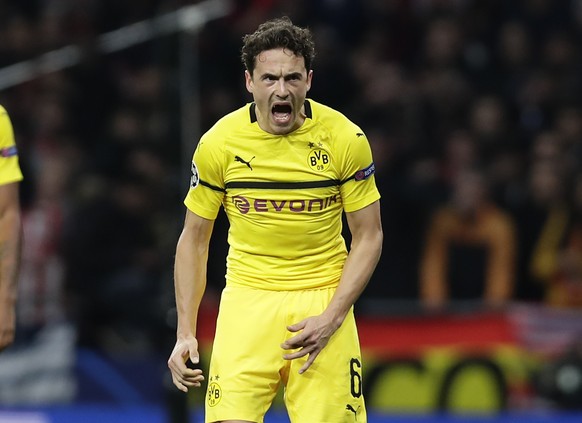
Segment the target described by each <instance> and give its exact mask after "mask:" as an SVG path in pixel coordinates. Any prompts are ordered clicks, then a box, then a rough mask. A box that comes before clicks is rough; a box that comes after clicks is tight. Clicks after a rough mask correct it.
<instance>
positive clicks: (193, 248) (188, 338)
mask: <svg viewBox="0 0 582 423" xmlns="http://www.w3.org/2000/svg"><path fill="white" fill-rule="evenodd" d="M213 227H214V221H213V220H208V219H204V218H202V217H200V216H198V215H196V214H195V213H193V212H191V211H190V210H188V211H187V212H186V219H185V221H184V228H183V230H182V233H181V235H180V238H179V239H178V244H177V247H176V259H175V267H174V284H175V291H176V309H177V313H178V327H177V331H176V345H175V347H174V350H173V351H172V354H171V355H170V358H169V360H168V367H169V368H170V370H171V372H172V381H173V382H174V385H176V387H177V388H178V389H180V390H181V391H184V392H187V391H188V388H189V387H191V386H196V387H198V386H200V385H201V382H202V381H203V380H204V376H203V375H202V371H201V370H199V369H189V368H188V367H187V366H186V361H187V360H188V358H190V360H191V361H192V362H193V363H195V364H196V363H198V361H199V356H198V341H197V339H196V324H197V319H198V309H199V307H200V302H201V301H202V296H203V295H204V291H205V289H206V265H207V261H208V247H209V243H210V236H211V234H212V228H213Z"/></svg>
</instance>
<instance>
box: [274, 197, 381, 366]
mask: <svg viewBox="0 0 582 423" xmlns="http://www.w3.org/2000/svg"><path fill="white" fill-rule="evenodd" d="M346 216H347V221H348V226H349V228H350V232H351V234H352V244H351V249H350V253H349V254H348V257H347V260H346V263H345V265H344V268H343V271H342V276H341V279H340V282H339V285H338V287H337V289H336V291H335V293H334V295H333V297H332V299H331V301H330V303H329V305H328V306H327V308H326V309H325V311H324V312H323V313H322V314H320V315H319V316H313V317H308V318H306V319H304V320H302V321H301V322H299V323H297V324H294V325H291V326H289V327H288V329H289V330H290V331H292V332H298V331H301V332H300V333H299V334H297V335H295V336H294V337H292V338H290V339H288V340H287V341H286V342H285V343H283V344H282V348H283V349H286V350H288V349H296V348H300V349H299V351H296V352H294V353H290V354H285V355H284V358H285V359H288V360H293V359H295V358H299V357H303V356H305V355H307V354H309V358H308V359H307V361H306V362H305V364H304V365H303V367H302V368H301V369H300V370H299V373H303V372H305V371H306V370H307V369H308V368H309V366H311V364H312V363H313V361H314V360H315V358H316V357H317V355H318V354H319V353H320V352H321V350H323V348H324V347H325V346H326V345H327V342H328V341H329V339H330V338H331V336H332V335H333V334H334V333H335V331H336V330H337V329H338V328H339V327H340V326H341V324H342V323H343V321H344V319H345V317H346V315H347V313H348V312H349V310H350V309H351V307H352V306H353V305H354V303H355V302H356V300H357V299H358V297H359V296H360V294H361V293H362V291H363V290H364V288H365V287H366V285H367V283H368V281H369V279H370V277H371V276H372V273H373V272H374V269H375V268H376V265H377V264H378V260H379V259H380V254H381V252H382V240H383V233H382V224H381V219H380V202H379V201H375V202H373V203H372V204H370V205H369V206H367V207H364V208H363V209H360V210H358V211H355V212H351V213H346Z"/></svg>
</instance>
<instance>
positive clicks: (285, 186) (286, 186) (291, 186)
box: [226, 179, 343, 189]
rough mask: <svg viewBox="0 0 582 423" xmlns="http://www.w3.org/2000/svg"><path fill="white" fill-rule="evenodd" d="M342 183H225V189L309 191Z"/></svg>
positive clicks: (335, 180)
mask: <svg viewBox="0 0 582 423" xmlns="http://www.w3.org/2000/svg"><path fill="white" fill-rule="evenodd" d="M342 183H343V182H341V181H339V180H337V179H326V180H325V181H305V182H263V181H235V182H227V183H226V189H229V188H251V189H310V188H326V187H335V186H338V185H341V184H342Z"/></svg>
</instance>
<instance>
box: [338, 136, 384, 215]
mask: <svg viewBox="0 0 582 423" xmlns="http://www.w3.org/2000/svg"><path fill="white" fill-rule="evenodd" d="M343 132H344V133H343V134H342V137H345V142H346V144H345V148H344V152H343V157H342V160H341V163H342V164H343V167H342V169H340V175H341V184H342V185H341V188H340V191H341V195H342V202H343V207H344V210H345V211H346V212H348V213H349V212H354V211H357V210H360V209H363V208H364V207H366V206H368V205H370V204H372V203H373V202H374V201H376V200H378V199H379V198H380V193H379V192H378V189H377V188H376V182H375V179H374V172H375V170H376V168H375V165H374V161H373V159H372V151H371V149H370V144H369V143H368V139H367V138H366V136H365V135H364V132H363V131H362V130H361V129H360V128H358V127H357V126H355V125H352V127H351V128H350V127H348V128H346V129H345V130H344V131H343Z"/></svg>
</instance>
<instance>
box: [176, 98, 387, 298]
mask: <svg viewBox="0 0 582 423" xmlns="http://www.w3.org/2000/svg"><path fill="white" fill-rule="evenodd" d="M305 114H306V116H307V118H306V119H305V122H304V123H303V125H302V126H301V127H300V128H299V129H297V130H295V131H293V132H292V133H289V134H286V135H273V134H270V133H267V132H265V131H263V130H262V129H261V128H260V127H259V125H258V123H257V119H256V114H255V105H254V103H250V104H247V105H246V106H244V107H242V108H240V109H238V110H237V111H234V112H232V113H230V114H228V115H227V116H225V117H224V118H222V119H221V120H219V121H218V122H217V123H216V124H215V125H214V126H213V127H212V128H211V129H210V130H209V131H208V132H207V133H206V134H204V135H203V136H202V138H201V139H200V142H199V143H198V146H197V148H196V151H195V152H194V158H193V162H192V179H191V181H190V182H191V183H190V190H189V192H188V194H187V196H186V199H185V200H184V203H185V204H186V206H187V207H188V209H190V210H191V211H192V212H193V213H195V214H197V215H199V216H201V217H203V218H206V219H211V220H212V219H215V218H216V216H217V214H218V211H219V209H220V207H221V206H223V207H224V209H225V211H226V215H227V217H228V220H229V222H230V228H229V233H228V242H229V245H230V249H229V252H228V257H227V275H226V280H227V283H229V284H242V285H245V286H250V287H256V288H261V289H271V290H295V289H312V288H320V287H329V286H335V285H337V284H338V282H339V279H340V276H341V272H342V268H343V265H344V262H345V259H346V257H347V249H346V246H345V242H344V239H343V237H342V236H341V231H342V220H341V215H342V211H346V212H353V211H356V210H359V209H362V208H364V207H366V206H368V205H369V204H371V203H373V202H374V201H376V200H378V199H379V198H380V194H379V193H378V190H377V188H376V185H375V182H374V175H373V174H374V164H373V161H372V153H371V150H370V146H369V143H368V140H367V139H366V137H365V135H364V133H363V131H362V130H361V129H360V128H359V127H358V126H356V125H355V124H354V123H352V122H351V121H350V120H348V119H347V118H346V117H345V116H344V115H342V114H341V113H339V112H337V111H335V110H333V109H331V108H329V107H327V106H324V105H322V104H319V103H317V102H314V101H313V100H306V101H305Z"/></svg>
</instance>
